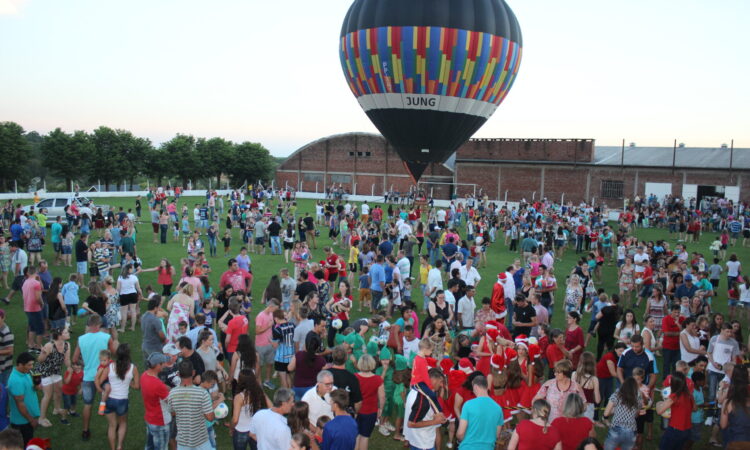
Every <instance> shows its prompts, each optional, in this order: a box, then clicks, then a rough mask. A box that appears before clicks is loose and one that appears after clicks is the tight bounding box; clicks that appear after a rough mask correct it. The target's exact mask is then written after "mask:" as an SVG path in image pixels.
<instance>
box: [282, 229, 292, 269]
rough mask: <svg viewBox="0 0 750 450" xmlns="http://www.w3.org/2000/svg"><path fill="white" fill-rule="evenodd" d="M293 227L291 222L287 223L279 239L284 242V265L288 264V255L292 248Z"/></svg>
mask: <svg viewBox="0 0 750 450" xmlns="http://www.w3.org/2000/svg"><path fill="white" fill-rule="evenodd" d="M294 234H295V232H294V225H292V223H291V222H289V223H287V225H286V230H284V232H283V233H282V235H281V237H282V240H283V241H284V261H285V264H289V253H290V252H291V251H292V248H293V247H294Z"/></svg>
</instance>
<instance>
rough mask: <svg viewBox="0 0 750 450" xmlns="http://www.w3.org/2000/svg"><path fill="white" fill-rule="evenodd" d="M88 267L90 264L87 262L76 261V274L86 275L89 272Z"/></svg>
mask: <svg viewBox="0 0 750 450" xmlns="http://www.w3.org/2000/svg"><path fill="white" fill-rule="evenodd" d="M88 266H89V263H88V262H86V261H81V262H77V261H76V272H78V273H80V274H81V275H86V274H87V273H88V271H89V270H88V269H89V267H88Z"/></svg>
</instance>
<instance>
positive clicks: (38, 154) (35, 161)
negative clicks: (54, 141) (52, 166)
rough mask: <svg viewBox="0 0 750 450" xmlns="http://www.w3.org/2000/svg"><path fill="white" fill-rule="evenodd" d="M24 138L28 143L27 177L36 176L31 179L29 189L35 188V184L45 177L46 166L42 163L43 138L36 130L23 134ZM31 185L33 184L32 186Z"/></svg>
mask: <svg viewBox="0 0 750 450" xmlns="http://www.w3.org/2000/svg"><path fill="white" fill-rule="evenodd" d="M24 139H26V142H28V143H29V161H28V164H27V171H28V174H29V177H34V178H38V179H36V180H31V181H33V182H34V183H31V185H30V186H29V188H30V189H34V190H36V184H37V183H38V182H39V181H41V180H43V179H45V178H46V177H47V172H48V170H47V166H46V165H45V164H44V155H42V141H43V140H44V138H43V137H42V136H41V135H40V134H39V133H37V132H36V131H29V132H28V133H26V134H25V135H24ZM32 185H33V186H32Z"/></svg>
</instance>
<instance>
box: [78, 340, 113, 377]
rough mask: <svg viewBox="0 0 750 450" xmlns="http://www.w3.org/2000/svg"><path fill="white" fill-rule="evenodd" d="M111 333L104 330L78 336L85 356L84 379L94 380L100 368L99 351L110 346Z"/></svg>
mask: <svg viewBox="0 0 750 450" xmlns="http://www.w3.org/2000/svg"><path fill="white" fill-rule="evenodd" d="M109 337H110V336H109V335H108V334H107V333H105V332H103V331H98V332H96V333H86V334H84V335H83V336H81V337H79V338H78V347H79V348H80V349H81V357H82V358H83V381H94V378H96V369H97V368H99V352H100V351H102V350H106V349H107V348H108V347H109Z"/></svg>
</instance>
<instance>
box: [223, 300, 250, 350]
mask: <svg viewBox="0 0 750 450" xmlns="http://www.w3.org/2000/svg"><path fill="white" fill-rule="evenodd" d="M229 311H230V312H231V313H232V314H233V315H234V318H233V319H232V320H230V321H229V323H228V324H227V329H226V331H225V332H224V333H226V335H227V337H226V339H225V340H224V345H225V348H226V352H227V359H229V360H230V361H231V360H232V354H233V353H234V352H235V351H237V341H239V339H240V335H243V334H247V328H248V320H247V316H245V315H244V314H240V304H239V302H237V300H231V301H230V302H229Z"/></svg>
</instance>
